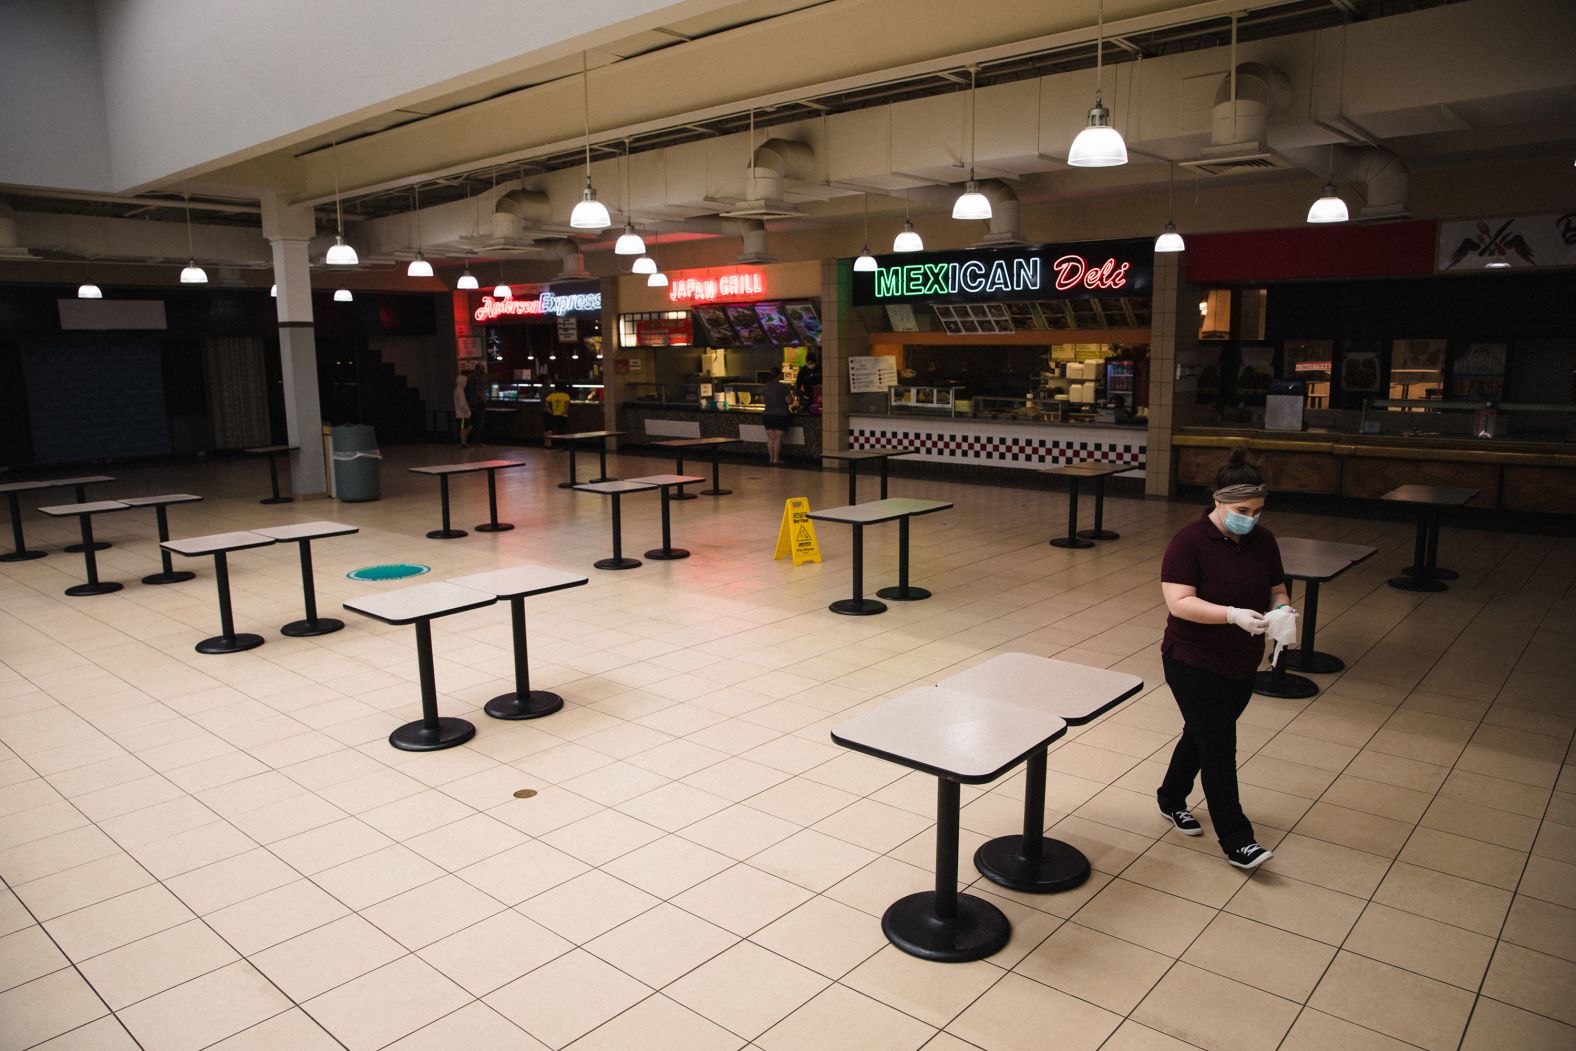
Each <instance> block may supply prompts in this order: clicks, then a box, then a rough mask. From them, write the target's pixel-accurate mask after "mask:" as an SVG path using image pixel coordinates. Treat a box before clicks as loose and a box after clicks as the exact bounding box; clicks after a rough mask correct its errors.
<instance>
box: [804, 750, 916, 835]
mask: <svg viewBox="0 0 1576 1051" xmlns="http://www.w3.org/2000/svg"><path fill="white" fill-rule="evenodd" d="M888 765H890V764H888ZM819 769H822V768H817V770H819ZM816 772H817V771H816V770H812V771H810V772H809V774H807V775H806V776H807V777H810V778H811V779H812V780H813V779H814V775H815V773H816ZM934 823H935V817H934V816H931V817H928V818H927V817H921V816H920V815H918V814H913V813H910V812H909V811H906V810H902V809H899V808H898V807H894V806H888V805H887V804H885V803H877V802H876V801H875V800H873V799H861V800H860V801H859V802H857V803H851V804H849V805H848V806H846V807H844V808H843V809H842V810H839V811H838V812H837V813H835V814H833V815H831V816H830V817H827V818H823V819H822V820H820V821H817V822H816V823H815V825H814V826H813V827H814V828H815V830H816V831H817V832H824V833H826V834H827V835H829V836H835V837H837V838H838V839H841V840H843V841H844V842H845V843H852V844H854V845H855V846H860V847H864V848H865V849H867V850H874V851H878V852H881V853H885V852H886V851H889V850H893V849H895V848H896V847H897V846H898V845H900V844H902V843H904V842H906V841H907V840H910V839H912V838H913V837H915V836H917V835H918V834H919V833H921V832H923V831H924V830H925V829H927V828H929V827H930V826H931V825H932V824H934Z"/></svg>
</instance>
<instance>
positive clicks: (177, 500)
mask: <svg viewBox="0 0 1576 1051" xmlns="http://www.w3.org/2000/svg"><path fill="white" fill-rule="evenodd" d="M120 502H121V503H123V504H125V505H126V506H127V507H151V508H153V512H154V516H155V521H156V522H157V523H158V529H159V543H160V545H162V544H163V543H164V542H165V541H166V540H168V539H169V538H170V513H169V506H170V505H171V504H195V503H201V502H202V497H200V496H197V495H196V494H194V493H162V494H160V495H158V496H123V497H121V500H120ZM159 563H160V565H161V566H162V567H163V569H162V571H161V572H158V573H150V574H149V575H147V576H145V577H143V578H142V582H143V583H144V584H179V583H181V582H182V581H184V580H191V579H192V578H193V577H195V576H196V575H197V574H196V573H193V572H191V571H190V570H187V569H181V570H177V569H176V568H175V567H174V566H172V565H171V564H170V552H169V549H168V548H165V547H163V546H161V547H160V548H159Z"/></svg>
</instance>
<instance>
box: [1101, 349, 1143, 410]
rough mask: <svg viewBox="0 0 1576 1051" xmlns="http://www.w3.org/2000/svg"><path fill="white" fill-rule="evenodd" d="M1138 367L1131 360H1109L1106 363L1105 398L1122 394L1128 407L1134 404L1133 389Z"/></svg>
mask: <svg viewBox="0 0 1576 1051" xmlns="http://www.w3.org/2000/svg"><path fill="white" fill-rule="evenodd" d="M1136 372H1137V370H1136V367H1135V365H1134V362H1133V360H1132V359H1131V358H1107V359H1106V362H1105V396H1106V397H1107V398H1109V397H1111V396H1112V395H1116V394H1120V395H1122V396H1123V399H1124V400H1125V401H1126V402H1127V404H1128V405H1132V404H1133V387H1134V381H1135V376H1136Z"/></svg>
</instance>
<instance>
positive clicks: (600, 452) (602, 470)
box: [591, 438, 618, 485]
mask: <svg viewBox="0 0 1576 1051" xmlns="http://www.w3.org/2000/svg"><path fill="white" fill-rule="evenodd" d="M597 441H598V442H599V444H598V445H597V450H596V473H597V476H596V477H595V478H593V479H591V483H592V484H593V485H595V484H596V483H597V482H616V481H618V479H617V478H609V477H608V476H607V439H606V438H598V439H597Z"/></svg>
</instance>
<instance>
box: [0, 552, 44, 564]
mask: <svg viewBox="0 0 1576 1051" xmlns="http://www.w3.org/2000/svg"><path fill="white" fill-rule="evenodd" d="M48 555H49V552H48V551H7V552H6V553H5V554H3V555H0V562H30V561H32V560H33V559H35V558H46V557H48Z"/></svg>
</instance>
